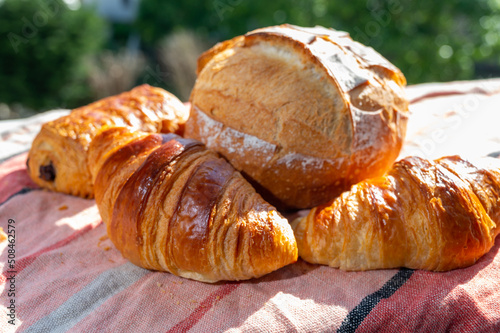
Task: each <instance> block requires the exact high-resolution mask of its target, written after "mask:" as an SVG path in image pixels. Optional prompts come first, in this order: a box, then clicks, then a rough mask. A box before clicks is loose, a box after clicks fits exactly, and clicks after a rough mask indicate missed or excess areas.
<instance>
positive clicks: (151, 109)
mask: <svg viewBox="0 0 500 333" xmlns="http://www.w3.org/2000/svg"><path fill="white" fill-rule="evenodd" d="M188 114H189V110H187V109H186V108H185V106H184V105H183V104H182V103H181V102H180V101H179V100H178V99H177V98H176V97H175V96H173V95H172V94H170V93H169V92H167V91H165V90H163V89H161V88H156V87H151V86H148V85H142V86H139V87H137V88H134V89H132V90H131V91H129V92H125V93H122V94H120V95H117V96H112V97H108V98H105V99H102V100H100V101H97V102H95V103H92V104H90V105H87V106H84V107H81V108H78V109H75V110H73V111H72V112H71V113H70V114H69V115H68V116H64V117H61V118H59V119H56V120H54V121H51V122H48V123H46V124H44V125H43V126H42V129H41V131H40V133H39V134H38V135H37V137H36V138H35V140H34V141H33V144H32V146H31V150H30V152H29V156H28V163H27V166H28V172H29V174H30V176H31V178H32V179H33V180H34V181H35V183H37V184H38V185H39V186H41V187H44V188H47V189H50V190H53V191H58V192H63V193H67V194H72V195H76V196H81V197H84V198H92V197H93V188H92V181H91V177H90V172H89V170H88V168H87V150H88V146H89V144H90V141H91V140H92V138H94V137H95V136H96V135H97V133H98V132H99V131H100V129H101V128H103V127H112V126H128V127H130V128H131V129H133V130H141V131H146V132H176V131H177V132H178V131H182V130H183V128H184V123H185V122H186V120H187V118H188Z"/></svg>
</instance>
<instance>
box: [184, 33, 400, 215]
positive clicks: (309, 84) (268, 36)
mask: <svg viewBox="0 0 500 333" xmlns="http://www.w3.org/2000/svg"><path fill="white" fill-rule="evenodd" d="M405 84H406V80H405V78H404V76H403V74H402V73H401V72H400V71H399V70H398V69H397V68H396V67H395V66H393V65H392V64H391V63H389V62H388V61H387V60H386V59H385V58H383V57H382V56H381V55H380V54H378V53H377V52H375V51H374V50H373V49H371V48H368V47H365V46H363V45H361V44H359V43H357V42H354V41H352V39H350V37H349V35H348V34H347V33H344V32H339V31H335V30H331V29H326V28H322V27H316V28H301V27H296V26H292V25H281V26H276V27H268V28H263V29H258V30H255V31H252V32H250V33H248V34H246V35H244V36H239V37H236V38H233V39H231V40H229V41H225V42H223V43H219V44H217V45H216V46H214V47H213V48H212V49H210V50H209V51H207V52H205V53H204V54H203V55H202V56H201V57H200V59H199V61H198V79H197V81H196V84H195V87H194V89H193V91H192V94H191V98H190V101H191V105H192V106H191V108H192V110H191V116H190V119H188V122H187V123H186V131H185V136H186V137H190V138H194V139H198V140H200V141H202V142H204V143H205V144H206V145H207V146H208V147H209V148H211V149H214V150H216V151H217V152H219V153H220V154H222V155H223V156H224V157H225V158H226V159H227V160H228V161H229V162H230V163H231V164H232V165H233V166H234V167H235V168H236V169H238V170H240V171H241V172H242V173H243V174H244V175H245V176H246V177H247V178H248V179H249V180H250V181H251V182H252V183H253V184H254V186H256V188H257V189H258V190H259V193H261V194H262V195H263V196H264V197H265V198H266V199H267V200H269V201H270V202H271V203H272V204H274V205H276V206H278V207H280V208H309V207H313V206H316V205H318V204H321V203H324V202H326V201H328V200H330V199H331V198H332V197H334V196H337V195H338V194H340V193H341V192H342V191H344V190H347V189H348V188H349V186H350V185H352V184H354V183H356V182H358V181H360V180H362V179H365V178H368V177H374V176H378V175H382V174H383V173H384V172H385V171H387V170H388V169H389V168H390V166H391V165H392V163H393V162H394V160H395V159H396V157H397V156H398V154H399V151H400V148H401V145H402V142H403V139H404V136H405V132H406V122H407V113H408V101H407V100H406V98H405V93H404V86H405Z"/></svg>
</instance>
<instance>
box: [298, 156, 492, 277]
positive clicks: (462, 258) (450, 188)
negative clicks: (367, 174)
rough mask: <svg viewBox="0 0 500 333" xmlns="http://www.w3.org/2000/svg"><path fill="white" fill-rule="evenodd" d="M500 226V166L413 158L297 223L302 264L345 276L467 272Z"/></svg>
mask: <svg viewBox="0 0 500 333" xmlns="http://www.w3.org/2000/svg"><path fill="white" fill-rule="evenodd" d="M499 226H500V161H498V160H494V159H485V160H481V161H478V162H477V163H475V164H472V163H471V162H469V161H467V160H464V159H462V158H460V157H458V156H450V157H443V158H440V159H438V160H435V161H428V160H425V159H421V158H418V157H408V158H405V159H403V160H400V161H398V162H397V163H395V164H394V166H393V167H392V169H391V170H390V171H389V173H388V174H387V175H386V176H382V177H378V178H373V179H369V180H366V181H362V182H361V183H358V184H356V185H354V186H353V187H352V188H351V190H350V191H348V192H344V193H343V194H342V195H341V196H340V197H338V198H336V199H334V200H333V201H331V202H330V203H328V204H325V205H323V206H319V207H317V208H314V209H312V210H311V211H310V213H309V214H308V215H307V216H306V217H304V218H302V219H297V220H295V221H294V222H293V227H294V232H295V236H296V239H297V246H298V248H299V255H300V257H301V258H303V259H304V260H306V261H308V262H311V263H319V264H325V265H329V266H332V267H339V268H341V269H344V270H367V269H378V268H396V267H407V268H413V269H425V270H433V271H447V270H451V269H455V268H460V267H466V266H469V265H472V264H474V263H475V262H476V261H477V260H478V259H479V258H480V257H481V256H482V255H484V254H485V253H486V252H488V251H489V250H490V248H491V247H492V246H493V244H494V241H495V237H496V236H497V234H498V233H499V231H500V227H499Z"/></svg>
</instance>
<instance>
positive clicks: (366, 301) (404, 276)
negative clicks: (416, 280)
mask: <svg viewBox="0 0 500 333" xmlns="http://www.w3.org/2000/svg"><path fill="white" fill-rule="evenodd" d="M413 272H414V271H413V270H412V269H407V268H402V269H400V270H399V272H397V273H396V274H395V275H394V276H393V277H392V278H391V279H390V280H389V281H387V282H386V283H385V284H384V285H383V286H382V288H380V289H379V290H377V291H376V292H374V293H373V294H370V295H368V296H366V297H365V298H363V300H362V301H361V302H360V303H359V304H358V305H357V306H356V307H355V308H354V309H352V311H351V312H349V314H348V315H347V317H346V318H345V319H344V321H343V322H342V325H340V327H339V329H338V330H337V333H339V332H341V333H346V332H355V331H356V330H357V329H358V327H359V325H361V323H362V322H363V320H365V318H366V317H367V316H368V315H369V314H370V312H371V311H372V310H373V309H374V308H375V306H377V304H378V303H379V302H380V301H381V300H382V299H384V298H389V297H390V296H392V295H393V294H394V293H395V292H396V290H398V289H399V288H400V287H401V286H402V285H404V284H405V283H406V281H408V279H409V278H410V277H411V276H412V274H413Z"/></svg>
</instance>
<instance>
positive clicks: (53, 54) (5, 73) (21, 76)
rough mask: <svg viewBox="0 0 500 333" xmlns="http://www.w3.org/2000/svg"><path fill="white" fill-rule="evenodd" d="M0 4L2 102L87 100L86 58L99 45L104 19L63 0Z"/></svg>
mask: <svg viewBox="0 0 500 333" xmlns="http://www.w3.org/2000/svg"><path fill="white" fill-rule="evenodd" d="M0 4H1V5H0V85H1V87H0V102H3V103H7V104H10V103H22V104H23V105H25V106H27V107H30V108H35V109H48V108H56V107H75V106H76V105H79V104H81V103H85V102H87V101H88V98H89V87H88V85H87V83H86V68H85V65H84V59H85V57H86V56H87V55H89V54H92V53H94V52H96V51H97V50H99V49H100V48H101V46H102V43H103V41H104V39H105V34H106V30H105V27H106V25H105V23H104V21H103V20H102V19H100V18H98V17H97V16H96V15H95V13H94V12H93V11H91V10H76V11H73V10H70V9H68V7H67V6H66V5H65V4H64V3H63V2H62V1H59V0H52V1H50V0H49V1H41V0H5V1H3V3H2V1H0Z"/></svg>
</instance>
